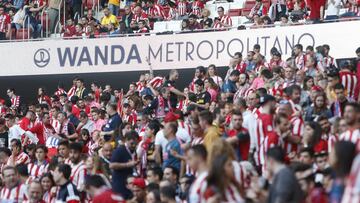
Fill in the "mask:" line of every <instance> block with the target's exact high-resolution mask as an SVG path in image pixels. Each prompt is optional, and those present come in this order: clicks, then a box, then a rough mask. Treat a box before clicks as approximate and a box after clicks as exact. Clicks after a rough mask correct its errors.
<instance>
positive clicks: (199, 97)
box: [196, 91, 211, 110]
mask: <svg viewBox="0 0 360 203" xmlns="http://www.w3.org/2000/svg"><path fill="white" fill-rule="evenodd" d="M210 101H211V95H210V93H209V92H207V91H204V92H200V93H199V94H196V103H197V104H201V105H204V104H207V103H209V104H210ZM199 110H204V109H203V108H199Z"/></svg>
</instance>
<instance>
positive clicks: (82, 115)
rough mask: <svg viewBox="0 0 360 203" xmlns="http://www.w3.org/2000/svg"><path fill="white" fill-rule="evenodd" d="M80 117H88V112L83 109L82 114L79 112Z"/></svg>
mask: <svg viewBox="0 0 360 203" xmlns="http://www.w3.org/2000/svg"><path fill="white" fill-rule="evenodd" d="M79 117H80V118H87V117H88V115H87V113H86V112H85V111H81V112H80V114H79Z"/></svg>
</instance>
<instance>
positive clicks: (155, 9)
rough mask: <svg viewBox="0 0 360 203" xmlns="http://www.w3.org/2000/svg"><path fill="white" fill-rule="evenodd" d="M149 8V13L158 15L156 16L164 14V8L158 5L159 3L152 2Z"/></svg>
mask: <svg viewBox="0 0 360 203" xmlns="http://www.w3.org/2000/svg"><path fill="white" fill-rule="evenodd" d="M149 10H150V11H149V13H150V14H151V15H152V16H158V17H162V18H164V16H165V14H164V8H163V7H162V6H160V5H159V4H154V5H153V6H152V7H151V8H150V9H149Z"/></svg>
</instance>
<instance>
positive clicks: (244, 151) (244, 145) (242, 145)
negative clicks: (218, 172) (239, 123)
mask: <svg viewBox="0 0 360 203" xmlns="http://www.w3.org/2000/svg"><path fill="white" fill-rule="evenodd" d="M239 133H244V134H248V130H247V129H246V128H241V130H239V131H237V130H235V129H232V130H229V131H228V132H227V133H226V134H227V135H228V136H229V137H234V136H237V135H238V134H239ZM235 149H236V148H235ZM237 150H238V152H239V155H240V158H241V160H242V161H246V160H247V159H248V157H249V150H250V138H249V139H247V140H244V141H239V143H238V146H237Z"/></svg>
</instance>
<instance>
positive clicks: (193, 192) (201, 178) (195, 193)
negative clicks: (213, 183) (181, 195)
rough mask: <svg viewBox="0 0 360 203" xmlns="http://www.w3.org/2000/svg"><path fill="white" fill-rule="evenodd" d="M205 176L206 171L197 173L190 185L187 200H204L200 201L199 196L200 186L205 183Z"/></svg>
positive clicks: (197, 202) (197, 201) (196, 202)
mask: <svg viewBox="0 0 360 203" xmlns="http://www.w3.org/2000/svg"><path fill="white" fill-rule="evenodd" d="M207 176H208V172H202V173H200V174H198V176H197V178H196V180H195V181H194V183H193V184H192V185H191V187H190V191H189V202H192V203H200V202H204V201H205V200H203V201H202V198H201V197H202V196H201V188H203V187H204V186H203V185H204V184H205V185H206V178H207Z"/></svg>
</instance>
